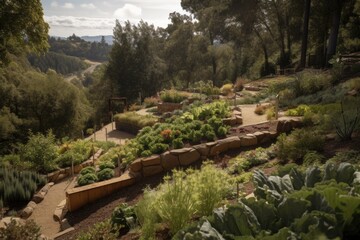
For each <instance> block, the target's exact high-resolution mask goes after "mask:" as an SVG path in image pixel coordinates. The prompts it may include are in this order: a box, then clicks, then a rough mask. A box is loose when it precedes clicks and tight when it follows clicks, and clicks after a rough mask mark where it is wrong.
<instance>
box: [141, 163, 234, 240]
mask: <svg viewBox="0 0 360 240" xmlns="http://www.w3.org/2000/svg"><path fill="white" fill-rule="evenodd" d="M230 191H231V178H230V176H229V175H227V173H225V172H224V171H222V170H220V169H217V168H216V167H215V166H214V165H212V164H210V163H205V164H204V165H203V167H202V168H201V170H188V171H186V172H185V171H173V175H172V177H165V178H164V183H163V184H161V185H160V186H159V187H158V188H157V189H155V190H149V189H147V190H145V192H144V198H143V199H142V200H141V201H140V202H139V203H138V205H137V207H136V210H135V211H136V214H137V217H138V219H139V222H140V224H141V226H142V236H143V239H151V238H153V237H154V234H155V231H156V225H157V224H159V223H163V224H166V225H167V226H168V227H169V230H170V233H171V234H172V235H173V234H175V233H176V232H178V231H179V230H180V229H181V228H183V227H184V226H186V225H187V224H188V223H189V222H190V221H191V219H192V218H193V217H194V216H200V217H201V216H207V215H209V214H211V212H212V210H213V208H214V207H216V206H217V205H218V204H219V203H220V202H221V201H222V200H223V199H224V198H225V197H226V196H227V194H228V193H229V192H230Z"/></svg>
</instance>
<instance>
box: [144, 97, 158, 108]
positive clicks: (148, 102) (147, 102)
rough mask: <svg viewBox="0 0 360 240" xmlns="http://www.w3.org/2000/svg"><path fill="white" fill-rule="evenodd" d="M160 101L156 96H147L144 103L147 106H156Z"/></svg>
mask: <svg viewBox="0 0 360 240" xmlns="http://www.w3.org/2000/svg"><path fill="white" fill-rule="evenodd" d="M158 103H159V99H157V98H155V97H147V98H145V99H144V104H145V107H146V108H150V107H154V106H156V105H157V104H158Z"/></svg>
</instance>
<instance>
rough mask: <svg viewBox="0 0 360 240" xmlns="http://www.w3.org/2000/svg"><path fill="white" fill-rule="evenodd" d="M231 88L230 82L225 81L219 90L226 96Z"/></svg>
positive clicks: (230, 91)
mask: <svg viewBox="0 0 360 240" xmlns="http://www.w3.org/2000/svg"><path fill="white" fill-rule="evenodd" d="M232 89H233V85H232V84H231V83H227V84H224V85H223V86H222V87H221V88H220V91H221V94H222V95H224V96H227V95H229V94H230V93H232Z"/></svg>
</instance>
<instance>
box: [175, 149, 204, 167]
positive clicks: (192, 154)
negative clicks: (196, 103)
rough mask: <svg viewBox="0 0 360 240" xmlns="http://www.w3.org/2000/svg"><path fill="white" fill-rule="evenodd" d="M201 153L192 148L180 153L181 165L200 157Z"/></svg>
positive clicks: (190, 162)
mask: <svg viewBox="0 0 360 240" xmlns="http://www.w3.org/2000/svg"><path fill="white" fill-rule="evenodd" d="M200 156H201V155H200V153H199V152H198V151H196V150H195V149H190V151H189V152H185V153H183V154H181V155H179V162H180V164H181V166H188V165H190V164H192V163H194V162H196V161H198V160H199V159H200Z"/></svg>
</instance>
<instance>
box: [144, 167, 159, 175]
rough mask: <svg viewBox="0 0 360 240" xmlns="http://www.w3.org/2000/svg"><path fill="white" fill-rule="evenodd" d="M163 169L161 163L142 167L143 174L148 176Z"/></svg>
mask: <svg viewBox="0 0 360 240" xmlns="http://www.w3.org/2000/svg"><path fill="white" fill-rule="evenodd" d="M162 171H163V167H162V166H161V165H157V166H156V165H155V166H147V167H143V176H144V177H149V176H153V175H156V174H158V173H161V172H162Z"/></svg>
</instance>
